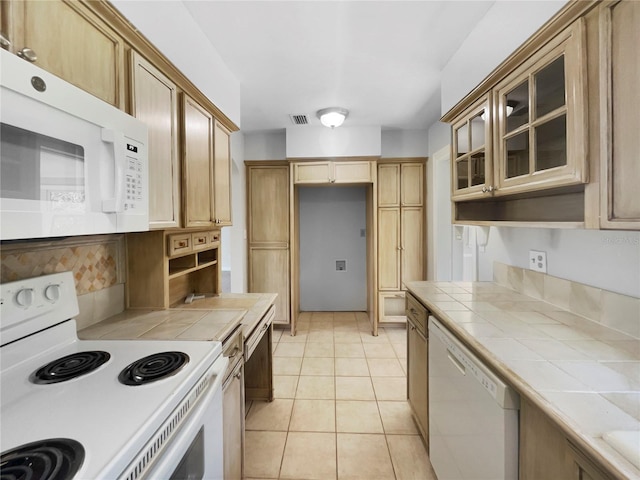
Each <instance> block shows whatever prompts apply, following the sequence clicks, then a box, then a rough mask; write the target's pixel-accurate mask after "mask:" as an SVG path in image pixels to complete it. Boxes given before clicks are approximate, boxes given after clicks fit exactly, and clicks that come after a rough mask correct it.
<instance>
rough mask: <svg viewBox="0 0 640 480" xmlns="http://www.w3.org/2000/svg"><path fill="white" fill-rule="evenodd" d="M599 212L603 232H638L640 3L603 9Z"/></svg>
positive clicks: (615, 3) (600, 18)
mask: <svg viewBox="0 0 640 480" xmlns="http://www.w3.org/2000/svg"><path fill="white" fill-rule="evenodd" d="M599 25H600V29H601V32H600V57H601V61H600V91H601V97H600V98H601V101H600V109H601V114H600V117H599V118H600V120H601V122H602V128H601V131H602V132H603V138H602V143H601V152H600V159H601V192H602V194H601V203H600V204H601V209H600V210H601V211H600V224H601V226H602V227H603V228H614V229H631V230H640V200H639V197H638V185H639V184H640V162H639V161H638V155H639V153H638V152H640V135H639V134H638V132H640V109H639V108H638V102H637V100H632V99H636V98H637V96H638V91H637V90H638V85H640V61H639V60H638V45H640V2H630V1H622V2H608V3H605V4H603V5H602V6H601V7H600V12H599Z"/></svg>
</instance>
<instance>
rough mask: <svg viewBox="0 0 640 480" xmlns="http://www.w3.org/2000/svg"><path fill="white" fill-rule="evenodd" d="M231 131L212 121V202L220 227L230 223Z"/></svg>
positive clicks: (216, 220)
mask: <svg viewBox="0 0 640 480" xmlns="http://www.w3.org/2000/svg"><path fill="white" fill-rule="evenodd" d="M230 135H231V133H230V132H229V130H227V129H226V128H225V127H224V126H223V125H222V124H220V123H219V122H217V121H216V122H215V123H214V130H213V150H214V154H213V158H214V166H213V172H214V189H213V191H214V202H213V206H214V208H215V222H216V224H218V226H220V227H224V226H229V225H231V142H230V138H229V136H230Z"/></svg>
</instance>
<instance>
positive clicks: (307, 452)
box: [245, 312, 436, 480]
mask: <svg viewBox="0 0 640 480" xmlns="http://www.w3.org/2000/svg"><path fill="white" fill-rule="evenodd" d="M406 341H407V337H406V329H405V328H404V327H403V326H388V327H385V328H381V329H380V331H379V335H378V336H377V337H374V336H372V335H371V326H370V324H369V320H368V318H367V316H366V314H364V313H360V312H355V313H354V312H335V313H333V312H313V313H309V312H306V313H302V314H301V315H300V317H299V320H298V334H297V335H296V336H295V337H292V336H290V335H289V333H288V331H284V330H280V329H275V330H274V340H273V346H274V368H273V374H274V390H275V393H274V394H275V400H274V401H273V402H271V403H268V402H251V403H248V404H247V418H246V434H245V440H246V449H245V478H247V479H297V480H307V479H318V480H329V479H340V480H342V479H366V480H382V479H416V480H435V478H436V477H435V474H434V473H433V470H432V469H431V464H430V463H429V459H428V457H427V453H426V451H425V448H424V445H423V443H422V440H421V438H420V436H419V435H418V430H417V428H416V426H415V423H414V421H413V418H412V417H411V411H410V409H409V404H408V403H407V401H406V394H407V392H406V388H407V387H406V363H407V362H406V356H407V354H406V350H407V346H406Z"/></svg>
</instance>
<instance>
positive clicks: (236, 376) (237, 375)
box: [233, 372, 242, 380]
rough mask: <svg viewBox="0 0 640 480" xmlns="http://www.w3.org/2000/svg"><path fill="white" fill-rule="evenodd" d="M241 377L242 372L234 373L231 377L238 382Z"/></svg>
mask: <svg viewBox="0 0 640 480" xmlns="http://www.w3.org/2000/svg"><path fill="white" fill-rule="evenodd" d="M241 376H242V372H238V373H236V374H235V375H234V376H233V377H234V378H237V379H238V380H240V377H241Z"/></svg>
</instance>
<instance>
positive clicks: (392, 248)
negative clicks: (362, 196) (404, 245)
mask: <svg viewBox="0 0 640 480" xmlns="http://www.w3.org/2000/svg"><path fill="white" fill-rule="evenodd" d="M400 248H401V247H400V209H399V208H380V209H378V289H380V290H400V257H401V256H400Z"/></svg>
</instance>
